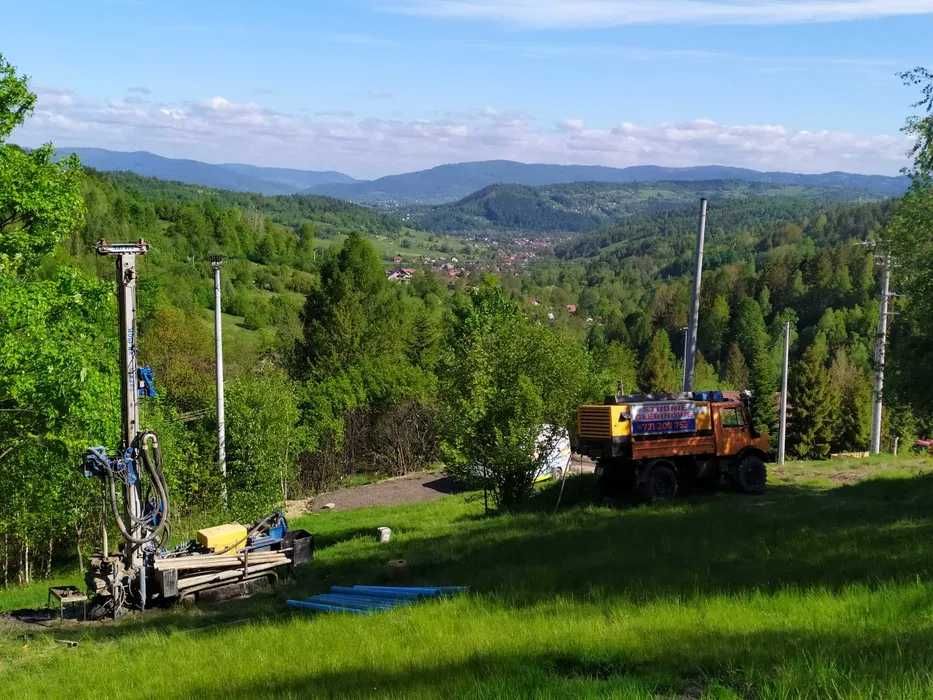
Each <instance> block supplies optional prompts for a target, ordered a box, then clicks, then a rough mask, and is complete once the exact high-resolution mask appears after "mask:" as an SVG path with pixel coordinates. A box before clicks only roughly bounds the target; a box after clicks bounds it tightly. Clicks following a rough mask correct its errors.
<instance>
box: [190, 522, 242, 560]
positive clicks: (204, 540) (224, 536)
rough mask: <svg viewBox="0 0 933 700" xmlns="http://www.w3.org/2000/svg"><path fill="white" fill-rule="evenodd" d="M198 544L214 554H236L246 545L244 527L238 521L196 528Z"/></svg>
mask: <svg viewBox="0 0 933 700" xmlns="http://www.w3.org/2000/svg"><path fill="white" fill-rule="evenodd" d="M198 544H199V545H201V546H202V547H204V548H205V549H212V550H213V551H214V554H230V555H233V554H236V553H237V552H239V551H240V550H241V549H243V548H244V547H245V546H246V528H245V527H244V526H243V525H240V524H239V523H227V524H226V525H215V526H214V527H206V528H204V529H203V530H198Z"/></svg>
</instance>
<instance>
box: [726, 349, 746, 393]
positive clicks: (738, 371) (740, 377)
mask: <svg viewBox="0 0 933 700" xmlns="http://www.w3.org/2000/svg"><path fill="white" fill-rule="evenodd" d="M723 381H724V382H725V386H726V388H728V389H735V390H736V391H742V390H744V389H747V388H748V365H747V364H746V362H745V356H744V355H743V354H742V351H741V350H739V346H738V343H732V344H731V345H730V346H729V352H728V353H727V354H726V363H725V366H724V368H723Z"/></svg>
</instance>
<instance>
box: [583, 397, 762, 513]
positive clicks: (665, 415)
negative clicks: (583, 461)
mask: <svg viewBox="0 0 933 700" xmlns="http://www.w3.org/2000/svg"><path fill="white" fill-rule="evenodd" d="M750 401H751V396H750V395H749V394H748V393H745V394H743V395H742V396H741V397H739V398H728V397H726V396H724V395H723V394H722V393H721V392H718V391H708V392H696V393H693V394H681V395H679V396H676V397H670V398H655V397H644V396H619V397H613V398H611V399H608V400H607V401H606V402H605V403H604V404H601V405H587V406H580V407H579V408H578V409H577V451H578V452H580V453H581V454H584V455H587V456H588V457H590V458H591V459H593V460H594V461H595V462H596V473H597V476H598V479H599V484H600V487H601V490H603V491H604V492H605V491H615V490H619V489H621V488H628V489H634V490H635V491H636V493H637V494H638V495H639V496H640V497H641V498H643V499H644V500H648V501H658V500H667V499H671V498H674V497H675V496H676V495H677V494H678V493H680V492H682V491H684V490H687V489H689V488H690V487H693V486H695V485H701V484H707V485H712V486H718V485H721V484H723V483H726V484H729V485H731V486H732V487H733V488H735V489H736V490H738V491H740V492H743V493H761V492H763V491H764V489H765V485H766V483H767V468H766V467H765V461H766V459H767V457H768V452H769V446H768V438H767V436H766V435H761V434H759V433H758V432H756V430H755V429H754V427H753V425H752V421H751V415H750V410H749V408H750Z"/></svg>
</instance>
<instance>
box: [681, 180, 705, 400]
mask: <svg viewBox="0 0 933 700" xmlns="http://www.w3.org/2000/svg"><path fill="white" fill-rule="evenodd" d="M705 237H706V198H705V197H704V198H703V199H701V200H700V230H699V232H698V234H697V254H696V271H695V272H694V275H693V298H692V300H691V304H690V318H689V319H688V326H687V329H688V330H687V336H688V338H687V353H686V355H685V357H684V393H687V392H690V391H692V390H693V364H694V360H695V358H696V352H697V324H698V323H699V320H700V285H701V283H702V281H703V239H704V238H705Z"/></svg>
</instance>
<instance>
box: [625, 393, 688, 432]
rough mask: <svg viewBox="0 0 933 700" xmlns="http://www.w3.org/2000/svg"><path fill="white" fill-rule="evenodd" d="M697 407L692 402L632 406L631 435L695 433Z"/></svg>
mask: <svg viewBox="0 0 933 700" xmlns="http://www.w3.org/2000/svg"><path fill="white" fill-rule="evenodd" d="M696 416H697V406H696V404H695V403H693V402H692V401H677V402H671V403H649V404H639V405H636V406H632V434H633V435H665V434H676V433H695V432H696V429H697V417H696Z"/></svg>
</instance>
